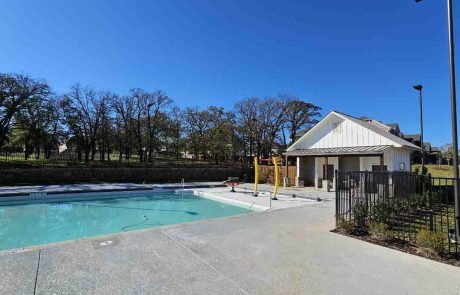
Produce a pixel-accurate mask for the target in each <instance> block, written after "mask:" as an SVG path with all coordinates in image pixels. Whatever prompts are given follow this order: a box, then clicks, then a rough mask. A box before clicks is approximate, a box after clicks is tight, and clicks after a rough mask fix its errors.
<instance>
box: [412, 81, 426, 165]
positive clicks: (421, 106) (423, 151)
mask: <svg viewBox="0 0 460 295" xmlns="http://www.w3.org/2000/svg"><path fill="white" fill-rule="evenodd" d="M414 89H415V90H418V92H419V106H420V153H421V155H422V174H423V170H424V169H425V147H424V145H423V103H422V89H423V86H422V85H415V86H414Z"/></svg>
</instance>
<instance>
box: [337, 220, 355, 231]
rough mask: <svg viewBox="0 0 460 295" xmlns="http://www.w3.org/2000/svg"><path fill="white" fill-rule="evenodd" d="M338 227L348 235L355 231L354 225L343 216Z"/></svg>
mask: <svg viewBox="0 0 460 295" xmlns="http://www.w3.org/2000/svg"><path fill="white" fill-rule="evenodd" d="M338 227H339V229H341V230H343V231H344V232H347V233H351V232H352V231H353V224H352V223H351V222H350V221H347V220H345V218H344V217H343V216H340V217H339V224H338Z"/></svg>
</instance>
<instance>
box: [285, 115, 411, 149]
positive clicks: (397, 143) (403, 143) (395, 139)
mask: <svg viewBox="0 0 460 295" xmlns="http://www.w3.org/2000/svg"><path fill="white" fill-rule="evenodd" d="M332 114H334V115H336V116H338V117H341V118H342V119H345V120H349V121H352V122H354V123H356V124H358V125H360V126H362V127H364V128H366V129H368V130H371V131H373V132H374V133H376V134H378V135H380V136H382V137H384V138H386V139H388V140H389V141H390V142H393V143H394V145H395V146H397V147H406V148H410V149H419V147H418V146H416V145H414V144H412V143H410V142H408V141H406V140H404V139H402V138H401V137H398V136H396V135H394V134H391V133H390V132H387V131H385V130H384V129H382V128H379V127H377V126H375V125H373V124H370V123H369V122H366V121H363V120H361V119H358V118H356V117H353V116H350V115H347V114H344V113H341V112H338V111H331V112H329V114H327V115H326V116H325V117H324V118H323V119H321V120H320V121H319V122H318V124H316V125H315V126H314V127H313V128H311V129H310V130H309V131H308V132H307V133H305V134H304V135H303V136H302V137H301V138H299V139H298V140H297V141H296V142H294V143H293V144H292V145H291V146H290V147H289V148H288V151H294V150H296V149H295V146H296V145H297V143H299V142H300V141H302V140H303V139H304V138H305V137H307V136H308V135H309V134H311V133H312V131H314V130H315V128H318V126H319V125H320V124H321V123H322V122H323V121H324V120H325V119H326V118H328V117H330V116H331V115H332ZM297 150H299V149H297Z"/></svg>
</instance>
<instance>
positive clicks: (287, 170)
mask: <svg viewBox="0 0 460 295" xmlns="http://www.w3.org/2000/svg"><path fill="white" fill-rule="evenodd" d="M286 187H289V162H288V155H287V152H286Z"/></svg>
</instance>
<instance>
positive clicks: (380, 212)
mask: <svg viewBox="0 0 460 295" xmlns="http://www.w3.org/2000/svg"><path fill="white" fill-rule="evenodd" d="M391 211H392V208H391V205H390V204H389V203H388V202H385V201H384V200H381V199H380V200H378V201H377V202H375V203H374V205H373V206H372V209H371V215H372V219H374V220H375V221H378V222H386V221H387V220H388V218H389V217H390V215H391Z"/></svg>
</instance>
